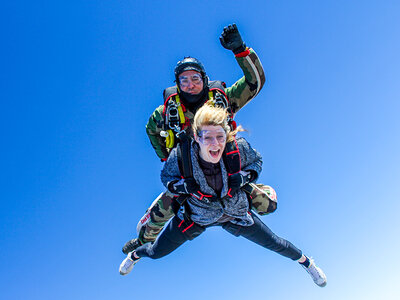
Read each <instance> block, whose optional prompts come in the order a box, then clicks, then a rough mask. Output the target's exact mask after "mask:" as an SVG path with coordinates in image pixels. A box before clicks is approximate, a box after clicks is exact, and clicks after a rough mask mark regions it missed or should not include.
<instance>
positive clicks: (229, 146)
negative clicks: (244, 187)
mask: <svg viewBox="0 0 400 300" xmlns="http://www.w3.org/2000/svg"><path fill="white" fill-rule="evenodd" d="M222 159H223V160H224V163H225V167H226V171H227V172H228V175H232V174H235V173H238V172H240V170H241V168H242V166H241V163H240V152H239V147H238V144H237V142H236V139H234V140H233V141H231V142H228V143H226V146H225V150H224V153H223V154H222Z"/></svg>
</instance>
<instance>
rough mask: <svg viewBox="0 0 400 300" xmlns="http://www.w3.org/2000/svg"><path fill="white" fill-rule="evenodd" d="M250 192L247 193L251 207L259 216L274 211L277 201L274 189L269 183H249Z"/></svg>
mask: <svg viewBox="0 0 400 300" xmlns="http://www.w3.org/2000/svg"><path fill="white" fill-rule="evenodd" d="M250 187H251V192H250V194H248V197H249V198H250V202H251V205H252V207H253V209H254V210H255V211H256V212H257V213H258V214H259V215H261V216H263V215H267V214H270V213H272V212H274V211H275V210H276V208H277V205H278V202H277V198H276V192H275V190H274V189H273V188H272V187H270V186H269V185H264V184H260V183H257V184H254V183H251V184H250Z"/></svg>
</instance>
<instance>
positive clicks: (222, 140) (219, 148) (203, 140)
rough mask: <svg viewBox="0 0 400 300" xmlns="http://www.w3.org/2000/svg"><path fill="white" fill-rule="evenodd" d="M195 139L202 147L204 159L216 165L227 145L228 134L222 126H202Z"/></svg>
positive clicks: (201, 153)
mask: <svg viewBox="0 0 400 300" xmlns="http://www.w3.org/2000/svg"><path fill="white" fill-rule="evenodd" d="M195 139H196V142H197V143H198V144H199V146H200V153H199V154H200V157H201V158H202V159H204V160H205V161H207V162H210V163H214V164H215V163H217V162H219V161H220V159H221V157H222V153H223V152H224V149H225V145H226V133H225V130H224V129H223V128H222V127H221V126H213V125H206V126H202V127H201V131H200V132H199V135H197V134H196V135H195Z"/></svg>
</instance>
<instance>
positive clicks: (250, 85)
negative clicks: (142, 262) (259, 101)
mask: <svg viewBox="0 0 400 300" xmlns="http://www.w3.org/2000/svg"><path fill="white" fill-rule="evenodd" d="M220 41H221V45H222V46H223V47H224V48H226V49H228V50H232V52H233V53H234V54H235V57H236V61H237V62H238V64H239V66H240V68H241V69H242V71H243V74H244V76H243V77H242V78H240V79H239V80H238V81H236V82H235V83H234V84H233V85H232V86H231V87H229V88H227V89H226V90H225V92H226V94H227V96H228V98H229V101H230V102H231V106H232V109H233V112H234V113H237V112H238V111H239V110H240V109H241V108H242V107H244V106H245V105H246V104H247V103H248V102H249V101H250V100H251V99H253V98H254V97H255V96H256V95H257V94H258V93H259V92H260V90H261V88H262V87H263V85H264V83H265V73H264V69H263V67H262V64H261V61H260V59H259V58H258V56H257V54H256V52H255V51H254V50H253V49H251V48H248V47H246V44H245V43H244V42H243V40H242V37H241V35H240V33H239V30H238V29H237V27H236V24H232V25H229V26H227V27H225V28H224V30H223V32H222V34H221V37H220Z"/></svg>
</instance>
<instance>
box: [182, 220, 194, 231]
mask: <svg viewBox="0 0 400 300" xmlns="http://www.w3.org/2000/svg"><path fill="white" fill-rule="evenodd" d="M193 225H194V222H193V223H192V224H190V225H189V226H188V227H186V228H185V229H184V230H182V232H185V231H186V230H188V229H189V228H190V227H192V226H193Z"/></svg>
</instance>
